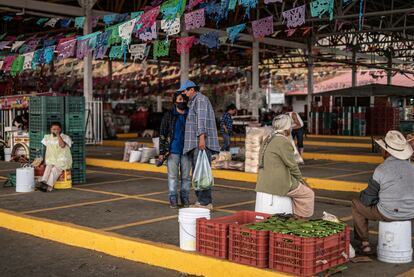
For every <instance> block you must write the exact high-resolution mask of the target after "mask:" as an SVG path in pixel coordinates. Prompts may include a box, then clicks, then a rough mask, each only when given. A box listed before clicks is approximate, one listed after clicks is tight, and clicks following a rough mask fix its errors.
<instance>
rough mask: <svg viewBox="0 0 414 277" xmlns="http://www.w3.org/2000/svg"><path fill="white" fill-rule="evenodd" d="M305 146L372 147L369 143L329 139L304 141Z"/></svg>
mask: <svg viewBox="0 0 414 277" xmlns="http://www.w3.org/2000/svg"><path fill="white" fill-rule="evenodd" d="M304 144H305V147H306V146H308V145H311V146H326V147H351V148H365V149H372V144H371V143H354V142H331V141H309V140H308V141H305V142H304Z"/></svg>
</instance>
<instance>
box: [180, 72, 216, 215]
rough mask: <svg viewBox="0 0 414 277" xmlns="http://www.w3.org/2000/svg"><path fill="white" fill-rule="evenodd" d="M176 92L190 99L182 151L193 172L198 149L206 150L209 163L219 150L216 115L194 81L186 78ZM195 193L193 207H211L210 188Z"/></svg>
mask: <svg viewBox="0 0 414 277" xmlns="http://www.w3.org/2000/svg"><path fill="white" fill-rule="evenodd" d="M177 92H181V93H183V94H185V95H186V96H187V97H188V98H189V99H190V102H189V106H190V109H189V111H188V116H187V121H186V125H185V138H184V151H183V153H184V154H187V155H189V156H190V158H191V160H192V164H193V172H194V168H195V165H196V161H197V156H198V152H199V151H203V150H204V151H206V154H207V157H208V159H209V161H210V164H211V156H212V154H214V153H218V152H220V145H219V143H218V136H217V126H216V117H215V115H214V110H213V107H212V106H211V103H210V100H209V99H208V98H207V97H206V96H204V95H203V94H201V92H200V88H199V87H198V86H197V85H196V84H195V83H194V82H192V81H190V80H187V81H186V82H184V83H183V85H181V87H180V88H179V89H178V91H177ZM196 195H197V198H198V201H197V202H196V204H195V205H194V206H195V207H203V208H208V209H213V204H212V195H211V188H210V189H206V190H200V191H196Z"/></svg>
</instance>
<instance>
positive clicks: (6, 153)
mask: <svg viewBox="0 0 414 277" xmlns="http://www.w3.org/2000/svg"><path fill="white" fill-rule="evenodd" d="M11 152H12V149H11V148H4V161H6V162H10V160H11Z"/></svg>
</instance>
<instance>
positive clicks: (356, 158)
mask: <svg viewBox="0 0 414 277" xmlns="http://www.w3.org/2000/svg"><path fill="white" fill-rule="evenodd" d="M303 158H304V159H305V160H329V161H338V162H349V163H369V164H380V163H382V162H383V161H384V159H383V158H382V157H380V156H368V155H346V154H328V153H309V152H305V153H303Z"/></svg>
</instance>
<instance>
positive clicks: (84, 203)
mask: <svg viewBox="0 0 414 277" xmlns="http://www.w3.org/2000/svg"><path fill="white" fill-rule="evenodd" d="M125 199H128V197H118V198H110V199H104V200H96V201H88V202H81V203H75V204H68V205H63V206H57V207H51V208H45V209H38V210H31V211H25V212H23V213H24V214H34V213H40V212H46V211H54V210H61V209H67V208H74V207H82V206H87V205H93V204H100V203H107V202H114V201H119V200H125Z"/></svg>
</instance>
